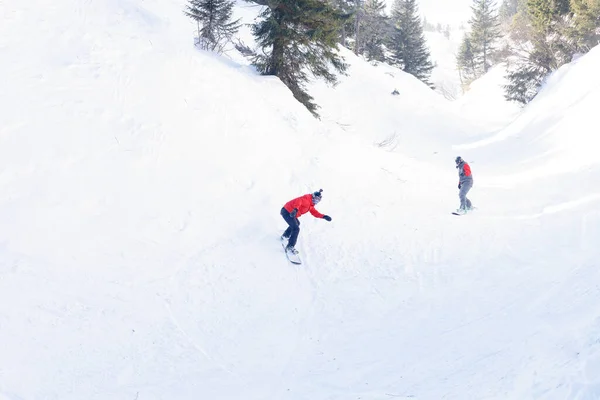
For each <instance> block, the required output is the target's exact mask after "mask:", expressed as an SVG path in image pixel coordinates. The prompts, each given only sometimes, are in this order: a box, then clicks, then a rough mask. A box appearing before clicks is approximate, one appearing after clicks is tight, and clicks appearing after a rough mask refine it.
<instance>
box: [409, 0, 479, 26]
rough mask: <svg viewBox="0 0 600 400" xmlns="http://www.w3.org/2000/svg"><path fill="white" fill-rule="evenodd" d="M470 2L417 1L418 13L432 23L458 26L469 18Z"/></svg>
mask: <svg viewBox="0 0 600 400" xmlns="http://www.w3.org/2000/svg"><path fill="white" fill-rule="evenodd" d="M472 3H473V1H472V0H419V13H420V14H421V16H422V17H423V16H424V17H427V20H429V21H430V22H432V23H438V22H440V23H442V24H450V25H459V24H460V22H465V23H466V22H467V21H468V19H469V17H470V16H471V8H470V7H471V4H472Z"/></svg>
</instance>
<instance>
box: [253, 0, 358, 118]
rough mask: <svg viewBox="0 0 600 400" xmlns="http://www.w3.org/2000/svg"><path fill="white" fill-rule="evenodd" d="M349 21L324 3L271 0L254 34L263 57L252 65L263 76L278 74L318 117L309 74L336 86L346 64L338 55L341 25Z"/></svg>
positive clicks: (301, 0) (347, 16) (300, 0)
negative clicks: (308, 91) (337, 76)
mask: <svg viewBox="0 0 600 400" xmlns="http://www.w3.org/2000/svg"><path fill="white" fill-rule="evenodd" d="M349 18H350V16H349V15H344V14H342V13H340V12H339V11H336V10H335V9H334V8H333V7H332V6H331V5H328V4H326V3H324V2H323V1H321V0H270V1H269V4H268V7H267V8H266V9H265V10H264V11H263V12H262V13H261V14H260V19H261V20H260V21H259V22H258V23H256V24H254V25H253V27H252V31H253V34H254V36H255V37H256V40H257V43H258V44H259V45H260V46H261V48H262V49H263V54H259V55H257V56H256V57H255V59H254V61H253V64H254V65H255V66H256V67H257V69H258V70H259V71H260V72H261V73H262V74H264V75H275V76H277V77H278V78H279V79H281V81H282V82H283V83H284V84H285V85H286V86H287V87H288V88H289V89H290V90H291V91H292V94H293V95H294V97H295V98H296V99H297V100H298V101H299V102H301V103H302V104H304V106H305V107H306V108H307V109H308V110H309V111H310V112H311V113H312V114H313V115H315V116H316V117H318V114H317V112H316V111H317V108H318V106H317V105H316V104H315V103H314V102H313V97H312V96H310V95H309V94H308V93H307V91H306V88H305V84H306V82H308V79H309V75H308V74H309V73H312V75H313V76H315V77H321V78H323V79H325V81H326V82H328V83H336V81H337V78H336V75H335V72H332V71H331V70H330V67H333V69H334V70H335V71H337V72H340V73H344V71H345V70H346V68H347V65H346V64H345V63H344V60H343V58H342V57H340V56H339V55H338V54H337V43H338V37H339V35H338V34H339V32H340V29H341V26H342V24H343V23H344V22H345V21H347V20H348V19H349Z"/></svg>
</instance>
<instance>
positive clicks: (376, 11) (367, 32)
mask: <svg viewBox="0 0 600 400" xmlns="http://www.w3.org/2000/svg"><path fill="white" fill-rule="evenodd" d="M388 26H389V25H388V17H387V16H386V15H385V3H384V2H383V1H382V0H366V1H365V3H364V6H363V18H362V21H361V28H360V31H361V32H362V35H361V36H362V40H361V43H360V44H361V47H360V48H359V49H358V52H359V54H363V55H364V56H365V57H367V60H369V61H372V60H376V61H385V54H384V45H385V42H386V40H387V34H388Z"/></svg>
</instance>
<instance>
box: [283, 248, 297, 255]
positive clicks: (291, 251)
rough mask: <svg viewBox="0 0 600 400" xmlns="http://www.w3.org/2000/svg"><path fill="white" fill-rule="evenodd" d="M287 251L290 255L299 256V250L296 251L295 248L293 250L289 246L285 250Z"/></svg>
mask: <svg viewBox="0 0 600 400" xmlns="http://www.w3.org/2000/svg"><path fill="white" fill-rule="evenodd" d="M285 251H287V252H288V253H291V254H298V250H296V249H295V248H293V247H292V246H287V247H286V248H285Z"/></svg>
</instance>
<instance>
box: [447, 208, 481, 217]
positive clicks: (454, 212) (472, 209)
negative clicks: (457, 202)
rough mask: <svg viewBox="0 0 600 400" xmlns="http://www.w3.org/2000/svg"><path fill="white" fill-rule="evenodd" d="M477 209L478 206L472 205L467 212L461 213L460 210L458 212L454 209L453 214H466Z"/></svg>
mask: <svg viewBox="0 0 600 400" xmlns="http://www.w3.org/2000/svg"><path fill="white" fill-rule="evenodd" d="M475 210H476V207H471V209H470V210H467V212H464V213H459V212H456V211H452V215H466V214H469V213H470V212H471V211H475Z"/></svg>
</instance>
